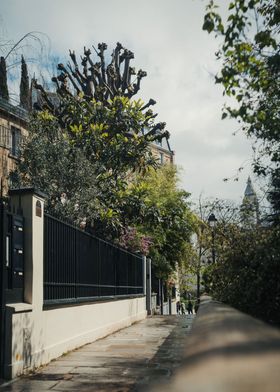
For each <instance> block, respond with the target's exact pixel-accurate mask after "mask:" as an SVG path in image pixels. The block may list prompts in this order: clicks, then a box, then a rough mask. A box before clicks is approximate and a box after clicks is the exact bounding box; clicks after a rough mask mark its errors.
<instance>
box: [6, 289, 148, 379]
mask: <svg viewBox="0 0 280 392" xmlns="http://www.w3.org/2000/svg"><path fill="white" fill-rule="evenodd" d="M20 305H21V304H15V305H10V306H9V309H10V321H11V323H12V335H11V337H12V352H11V358H10V363H7V364H6V368H5V374H6V377H7V378H14V377H16V376H17V375H20V374H23V373H24V372H25V371H27V370H31V369H34V368H36V367H38V366H41V365H43V364H46V363H48V362H50V361H51V360H52V359H54V358H57V357H59V356H60V355H62V354H63V353H65V352H67V351H70V350H73V349H75V348H77V347H80V346H82V345H84V344H86V343H89V342H92V341H94V340H96V339H99V338H102V337H104V336H106V335H108V334H110V333H112V332H115V331H117V330H119V329H121V328H124V327H127V326H129V325H131V324H132V323H134V322H136V321H139V320H142V319H144V318H145V317H146V298H145V297H140V298H133V299H122V300H115V301H112V302H96V303H91V304H86V305H85V304H83V305H79V306H68V307H62V308H57V309H49V310H41V312H38V311H36V310H35V309H32V308H25V309H24V308H23V307H21V306H20ZM31 309H32V310H31Z"/></svg>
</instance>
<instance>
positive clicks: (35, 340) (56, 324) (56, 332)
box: [4, 189, 146, 378]
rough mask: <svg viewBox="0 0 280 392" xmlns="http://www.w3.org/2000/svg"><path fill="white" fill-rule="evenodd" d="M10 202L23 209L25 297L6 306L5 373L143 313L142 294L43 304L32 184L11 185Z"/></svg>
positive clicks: (40, 223)
mask: <svg viewBox="0 0 280 392" xmlns="http://www.w3.org/2000/svg"><path fill="white" fill-rule="evenodd" d="M38 203H40V206H41V209H40V212H39V211H38V209H37V204H38ZM12 205H13V208H14V209H15V210H16V209H17V208H19V207H21V208H22V209H23V215H24V219H25V228H24V238H25V240H24V249H25V250H24V255H25V263H24V283H25V287H24V301H25V302H24V303H17V304H9V305H7V306H6V316H5V323H6V326H5V331H6V335H5V336H6V342H5V352H4V376H5V378H14V377H16V376H17V375H20V374H23V373H24V372H25V371H28V370H32V369H34V368H36V367H38V366H41V365H43V364H46V363H48V362H49V361H51V360H52V359H54V358H57V357H58V356H60V355H62V354H63V353H65V352H67V351H70V350H73V349H75V348H77V347H79V346H82V345H83V344H86V343H89V342H92V341H94V340H96V339H99V338H102V337H104V336H106V335H108V334H110V333H112V332H114V331H117V330H118V329H121V328H124V327H127V326H129V325H131V324H132V323H134V322H136V321H138V320H141V319H143V318H145V317H146V297H145V296H143V297H137V298H129V299H118V300H113V301H104V302H95V303H87V304H79V305H76V306H63V307H59V308H52V309H50V308H49V309H48V310H43V254H44V249H43V234H44V199H43V197H42V195H40V194H39V193H38V192H37V193H36V192H34V190H32V189H26V190H24V191H22V190H18V191H13V194H12Z"/></svg>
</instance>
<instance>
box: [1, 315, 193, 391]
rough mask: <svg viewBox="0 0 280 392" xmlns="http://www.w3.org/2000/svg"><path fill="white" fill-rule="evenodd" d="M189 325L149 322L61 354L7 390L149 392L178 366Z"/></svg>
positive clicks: (187, 321)
mask: <svg viewBox="0 0 280 392" xmlns="http://www.w3.org/2000/svg"><path fill="white" fill-rule="evenodd" d="M191 323H192V318H190V317H188V318H187V317H177V316H157V317H152V318H148V319H146V320H143V321H141V322H139V323H136V324H134V325H132V326H130V327H128V328H126V329H123V330H121V331H119V332H116V333H114V334H112V335H110V336H107V337H106V338H104V339H101V340H98V341H96V342H93V343H90V344H88V345H86V346H83V347H81V348H80V349H78V350H75V351H73V352H71V353H68V354H66V355H63V357H60V358H58V359H57V360H56V361H52V362H51V363H50V364H49V365H48V366H45V367H43V368H41V369H39V370H38V371H37V372H36V373H35V374H32V375H30V376H29V377H23V378H21V379H19V380H17V381H16V382H14V383H13V384H11V385H10V386H8V387H6V389H3V392H5V391H7V392H11V391H13V392H25V391H38V392H40V391H46V390H50V391H77V392H78V391H82V392H83V391H98V392H102V391H104V392H107V391H108V392H109V391H110V392H137V391H144V390H145V389H146V390H147V389H148V386H150V385H151V384H152V383H153V382H155V381H158V382H160V381H161V382H162V381H163V380H168V379H169V378H170V377H171V375H172V374H173V373H174V370H175V369H176V368H177V367H178V366H179V365H180V363H181V362H180V361H181V359H182V358H183V353H184V340H185V339H186V336H187V335H188V333H189V331H190V325H191ZM163 382H164V381H163ZM0 390H1V391H2V389H1V386H0Z"/></svg>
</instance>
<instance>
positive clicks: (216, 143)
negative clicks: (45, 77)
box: [0, 0, 252, 202]
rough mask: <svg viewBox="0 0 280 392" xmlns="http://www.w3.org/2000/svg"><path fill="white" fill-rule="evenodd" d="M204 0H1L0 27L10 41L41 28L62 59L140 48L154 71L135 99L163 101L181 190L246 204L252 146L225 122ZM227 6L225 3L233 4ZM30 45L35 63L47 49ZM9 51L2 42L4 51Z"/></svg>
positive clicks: (159, 108)
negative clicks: (103, 47)
mask: <svg viewBox="0 0 280 392" xmlns="http://www.w3.org/2000/svg"><path fill="white" fill-rule="evenodd" d="M206 3H207V0H206V1H204V0H172V1H171V0H141V1H136V0H105V1H104V0H103V1H102V0H80V1H76V0H48V1H46V0H24V1H23V0H1V7H0V32H1V35H2V40H3V39H4V40H5V42H6V41H7V40H12V41H15V42H16V41H17V40H19V39H20V38H21V37H22V36H23V35H24V34H26V33H28V32H30V31H38V32H42V33H44V34H45V35H41V38H42V41H44V42H45V49H46V51H47V52H48V54H50V55H51V56H54V57H56V58H57V59H59V60H61V61H62V62H66V61H67V56H68V53H69V49H71V50H75V52H76V54H81V55H82V54H83V48H84V46H86V47H90V48H91V46H92V45H94V46H95V47H97V45H98V43H99V42H106V43H107V45H108V53H109V54H111V52H112V50H113V48H114V47H115V44H116V43H117V42H121V43H122V45H123V46H124V47H126V48H127V49H129V50H131V51H133V52H134V55H135V58H134V61H133V63H132V64H131V65H132V66H134V67H135V68H136V69H137V70H138V69H140V68H141V69H143V70H145V71H146V72H147V74H148V76H147V77H146V78H144V79H143V80H142V85H141V90H140V92H139V93H138V95H137V97H139V98H141V99H143V100H144V101H146V100H149V98H153V99H155V100H156V101H157V104H156V105H155V106H154V110H155V112H157V113H158V117H157V119H158V120H159V121H164V122H166V123H167V126H166V129H168V130H169V132H170V133H171V138H170V145H171V148H172V150H174V152H175V163H176V164H177V165H178V166H179V167H181V168H182V172H181V187H183V188H184V189H185V190H187V191H188V192H190V193H191V194H192V200H193V201H194V202H195V201H196V200H197V199H198V198H199V196H200V195H201V194H202V196H203V197H204V198H209V197H213V198H216V197H217V198H222V199H230V200H233V201H235V202H240V201H241V200H242V197H243V194H244V190H245V187H246V180H247V177H248V175H251V172H250V160H251V157H252V153H251V143H250V142H249V141H248V140H247V139H246V137H245V136H244V135H243V134H242V132H241V131H240V132H238V133H237V134H236V135H235V136H233V133H235V132H236V131H237V130H238V128H239V126H238V124H237V123H236V122H234V121H231V120H221V110H222V107H223V104H224V101H225V98H224V97H223V95H222V89H221V87H220V86H217V85H215V83H214V75H215V74H216V73H217V72H218V70H219V63H218V62H217V61H216V59H215V52H216V51H217V49H218V45H219V42H218V41H217V40H215V38H214V35H212V34H211V35H208V33H206V32H204V31H202V24H203V16H204V13H205V6H206ZM222 3H223V7H225V5H226V3H228V1H227V0H224V1H223V2H222ZM221 12H222V13H223V12H224V8H222V9H221ZM37 36H38V35H37ZM27 44H28V45H30V46H28V45H26V47H25V48H24V50H26V51H28V50H29V55H30V53H31V52H33V54H32V55H30V60H31V63H30V64H31V66H32V63H34V64H35V63H36V61H37V60H36V57H37V58H38V57H40V56H41V54H40V53H41V52H40V50H41V49H40V45H38V43H37V42H36V41H35V40H33V41H32V42H30V41H29V42H28V41H27ZM5 50H7V49H6V47H2V48H1V46H0V51H2V55H3V52H4V51H5ZM30 50H31V52H30ZM36 51H37V52H36ZM32 56H33V57H32ZM96 61H97V60H96ZM34 64H33V65H34ZM14 68H15V67H14ZM18 68H19V65H18ZM32 72H33V71H32ZM240 166H243V167H244V170H243V171H242V172H241V174H240V175H239V180H238V181H233V180H231V181H227V182H224V181H223V179H224V178H232V177H234V176H235V175H236V173H237V171H238V168H239V167H240Z"/></svg>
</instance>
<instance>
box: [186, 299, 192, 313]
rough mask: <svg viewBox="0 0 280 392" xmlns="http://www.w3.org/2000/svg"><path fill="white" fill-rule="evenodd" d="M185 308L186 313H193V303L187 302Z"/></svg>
mask: <svg viewBox="0 0 280 392" xmlns="http://www.w3.org/2000/svg"><path fill="white" fill-rule="evenodd" d="M187 310H188V314H193V304H192V302H191V301H189V302H188V306H187Z"/></svg>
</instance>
